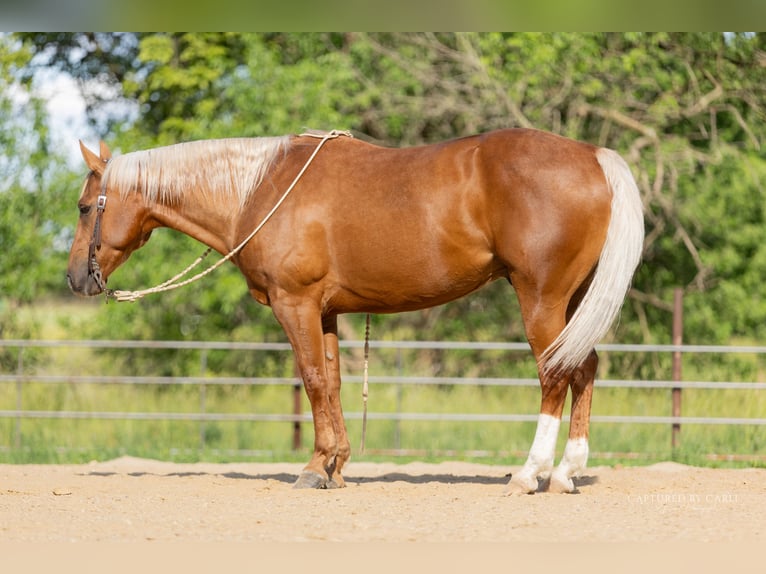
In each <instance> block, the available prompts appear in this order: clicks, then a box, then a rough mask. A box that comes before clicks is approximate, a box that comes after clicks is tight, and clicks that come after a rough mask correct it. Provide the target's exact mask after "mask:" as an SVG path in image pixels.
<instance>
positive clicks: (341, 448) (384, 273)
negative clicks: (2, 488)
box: [67, 129, 644, 493]
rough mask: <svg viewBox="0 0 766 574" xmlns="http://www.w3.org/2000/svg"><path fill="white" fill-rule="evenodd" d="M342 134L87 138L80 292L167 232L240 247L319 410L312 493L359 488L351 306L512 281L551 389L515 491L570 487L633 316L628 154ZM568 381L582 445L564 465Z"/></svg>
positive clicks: (528, 143) (88, 291) (634, 246)
mask: <svg viewBox="0 0 766 574" xmlns="http://www.w3.org/2000/svg"><path fill="white" fill-rule="evenodd" d="M329 135H330V134H328V136H329ZM331 136H339V137H333V139H324V140H322V141H321V144H324V147H323V148H322V149H321V150H319V149H318V146H319V145H321V144H320V142H319V140H318V139H317V138H316V137H315V136H314V135H312V134H303V135H300V136H284V137H274V138H252V139H244V138H241V139H225V140H209V141H199V142H191V143H182V144H177V145H172V146H168V147H162V148H157V149H150V150H146V151H137V152H132V153H128V154H125V155H122V156H120V157H115V158H111V154H110V152H109V150H108V148H107V147H106V145H104V144H103V142H102V143H101V149H100V155H96V154H95V153H93V152H91V151H89V150H88V149H87V148H86V147H84V146H83V145H82V143H81V144H80V145H81V148H82V153H83V157H84V159H85V163H86V164H87V166H88V167H89V168H90V173H89V174H88V176H87V179H86V180H85V183H84V185H83V188H82V193H81V194H80V198H79V202H78V203H79V210H80V219H79V223H78V226H77V231H76V234H75V239H74V243H73V245H72V249H71V253H70V257H69V268H68V272H67V278H68V281H69V285H70V287H71V289H72V290H73V291H74V292H75V293H78V294H82V295H96V294H98V293H101V292H103V291H105V290H106V288H105V284H106V281H107V278H108V277H109V275H110V273H112V271H114V270H115V268H117V267H118V266H119V265H121V264H122V263H124V262H125V261H126V260H127V259H128V257H129V256H130V254H131V253H132V252H133V251H135V250H136V249H138V248H139V247H141V246H142V245H143V244H144V243H146V241H147V240H148V239H149V235H150V234H151V232H152V230H153V229H155V228H157V227H161V226H165V227H170V228H173V229H176V230H179V231H181V232H183V233H186V234H188V235H190V236H192V237H194V238H196V239H197V240H199V241H201V242H202V243H205V244H207V245H208V246H210V247H212V248H213V249H214V250H216V251H218V252H220V253H222V254H231V253H232V252H234V255H233V256H232V258H231V260H232V261H233V262H234V264H235V265H237V267H238V268H239V269H240V270H241V272H242V274H243V275H244V276H245V279H246V280H247V284H248V287H249V289H250V293H251V294H252V296H253V297H254V298H255V299H256V300H257V301H259V302H260V303H262V304H264V305H270V306H271V308H272V310H273V313H274V315H275V316H276V318H277V319H278V321H279V322H280V324H281V325H282V327H283V328H284V330H285V333H286V334H287V337H288V338H289V340H290V343H291V344H292V347H293V350H294V352H295V356H296V360H297V364H298V367H299V370H300V373H301V377H302V379H303V384H304V386H305V390H306V393H307V395H308V398H309V400H310V402H311V412H312V415H313V422H314V452H313V456H312V457H311V460H310V461H309V462H308V464H307V465H306V467H305V468H304V470H303V471H302V473H301V475H300V477H299V478H298V480H297V482H296V484H295V486H296V487H299V488H322V487H327V488H332V487H341V486H344V479H343V475H342V471H343V466H344V464H345V463H346V462H347V461H348V459H349V456H350V452H351V449H350V445H349V439H348V436H347V433H346V426H345V423H344V420H343V411H342V408H341V404H340V384H341V380H340V368H339V365H338V357H339V353H338V334H337V316H338V315H339V314H341V313H355V312H367V313H395V312H400V311H411V310H415V309H422V308H425V307H430V306H433V305H440V304H442V303H446V302H448V301H452V300H454V299H457V298H458V297H462V296H464V295H466V294H468V293H471V292H472V291H475V290H476V289H478V288H480V287H482V286H483V285H485V284H487V283H489V282H490V281H494V280H496V279H500V278H503V279H507V280H508V281H510V283H511V284H512V285H513V287H514V288H515V291H516V294H517V296H518V298H519V302H520V307H521V312H522V317H523V321H524V328H525V331H526V335H527V338H528V340H529V343H530V345H531V348H532V351H533V353H534V356H535V358H536V360H537V364H538V371H539V376H540V385H541V388H542V401H541V406H540V414H539V418H538V423H537V430H536V433H535V436H534V440H533V442H532V446H531V448H530V451H529V457H528V459H527V461H526V463H525V464H524V466H523V467H522V469H521V470H520V471H519V472H517V473H514V474H513V477H512V479H511V481H510V483H509V487H508V491H509V492H510V493H531V492H535V491H536V490H537V489H538V480H537V479H538V478H539V477H540V478H548V477H549V478H550V481H549V483H548V484H549V489H550V490H551V491H558V492H571V491H572V490H573V489H574V484H573V481H572V477H576V476H577V475H578V474H579V473H580V472H581V471H582V470H583V469H584V468H585V464H586V461H587V458H588V427H589V423H590V409H591V396H592V392H593V378H594V375H595V372H596V366H597V363H598V358H597V356H596V352H595V350H594V346H595V344H596V343H597V342H598V341H599V340H600V338H601V337H602V336H603V335H604V334H605V332H606V331H607V329H608V328H609V327H610V325H611V324H612V323H613V321H614V319H615V318H616V316H617V315H618V313H619V311H620V308H621V306H622V302H623V299H624V298H625V294H626V292H627V290H628V288H629V286H630V282H631V279H632V275H633V272H634V270H635V268H636V266H637V265H638V263H639V260H640V256H641V251H642V246H643V237H644V226H643V214H642V206H641V200H640V197H639V193H638V189H637V186H636V183H635V181H634V179H633V177H632V175H631V172H630V170H629V168H628V166H627V165H626V163H625V162H624V161H623V160H622V158H620V156H619V155H617V154H616V153H615V152H613V151H611V150H608V149H605V148H598V147H595V146H593V145H589V144H586V143H580V142H575V141H572V140H568V139H565V138H562V137H559V136H556V135H553V134H549V133H545V132H541V131H536V130H528V129H508V130H501V131H495V132H491V133H487V134H483V135H476V136H471V137H465V138H462V139H457V140H453V141H448V142H444V143H439V144H435V145H427V146H421V147H412V148H403V149H387V148H381V147H377V146H374V145H371V144H368V143H365V142H362V141H359V140H356V139H353V138H352V137H348V136H349V134H336V133H333V134H331ZM312 154H313V155H312ZM310 158H311V159H313V162H312V161H311V159H310ZM309 163H310V165H309ZM301 173H302V175H299V174H301ZM296 176H297V178H296ZM285 190H292V191H291V194H290V195H289V196H286V195H285ZM275 207H278V209H274V208H275ZM267 220H268V221H267ZM259 223H260V225H259V226H258V227H259V229H258V233H257V234H255V235H253V233H252V232H253V229H254V228H255V227H256V225H257V224H259ZM243 238H244V239H246V243H245V244H244V245H241V244H242V242H243ZM237 246H240V247H239V248H237ZM238 249H239V250H238ZM569 388H571V389H572V407H571V422H570V428H569V440H568V441H567V443H566V447H565V449H564V453H563V457H562V460H561V462H560V464H559V465H558V466H557V467H556V468H555V470H554V468H553V461H554V454H555V445H556V437H557V435H558V430H559V425H560V422H561V416H562V411H563V408H564V401H565V398H566V395H567V392H568V389H569ZM543 484H545V483H543Z"/></svg>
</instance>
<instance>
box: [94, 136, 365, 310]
mask: <svg viewBox="0 0 766 574" xmlns="http://www.w3.org/2000/svg"><path fill="white" fill-rule="evenodd" d="M300 135H301V136H307V137H314V138H321V141H320V142H319V144H318V145H317V147H316V148H315V149H314V151H313V152H312V154H311V156H310V157H309V159H308V160H307V161H306V163H305V164H304V166H303V168H301V170H300V171H299V172H298V175H296V176H295V179H293V182H292V183H291V184H290V186H289V187H288V188H287V189H286V190H285V192H284V193H283V194H282V197H280V198H279V201H277V203H276V204H275V205H274V207H272V208H271V211H269V212H268V213H267V214H266V215H265V216H264V218H263V219H262V220H261V222H260V223H259V224H258V226H257V227H256V228H255V229H253V231H252V232H251V233H250V235H248V236H247V237H245V239H244V240H242V242H241V243H240V244H239V245H237V246H236V247H235V248H234V249H232V250H231V251H230V252H229V253H228V254H227V255H225V256H223V257H222V258H221V259H219V260H218V261H216V262H215V263H214V264H213V265H211V266H210V267H208V268H207V269H205V270H204V271H201V272H200V273H197V274H196V275H194V276H193V277H190V278H188V279H186V280H184V281H181V282H180V283H176V281H178V280H179V279H180V278H181V277H184V276H185V275H186V274H187V273H189V272H190V271H191V270H192V269H194V267H196V266H197V265H199V263H200V262H201V261H202V260H203V259H204V258H205V257H207V255H208V254H209V253H210V252H211V251H212V249H211V248H210V247H208V248H207V250H206V251H205V252H204V253H203V254H202V255H200V256H199V257H198V258H197V259H196V260H195V261H194V262H193V263H192V264H191V265H189V266H188V267H187V268H186V269H184V270H183V271H181V272H180V273H178V274H177V275H175V276H174V277H171V278H170V279H168V280H167V281H165V282H164V283H160V284H159V285H156V286H155V287H150V288H148V289H141V290H139V291H123V290H119V289H115V290H106V291H105V293H106V296H107V299H114V300H115V301H118V302H121V303H122V302H126V301H129V302H134V301H138V300H139V299H141V298H142V297H144V296H146V295H150V294H152V293H161V292H164V291H171V290H173V289H178V288H179V287H183V286H185V285H188V284H189V283H193V282H194V281H197V280H198V279H202V278H203V277H205V276H206V275H208V274H210V273H212V272H213V271H215V270H216V269H218V268H219V267H220V266H221V265H223V264H224V263H226V262H227V261H229V260H230V259H231V258H232V257H234V256H235V255H236V254H237V253H239V252H240V251H241V250H242V249H243V248H244V247H245V245H247V243H248V242H249V241H250V240H251V239H252V238H253V237H255V234H256V233H258V232H259V231H260V230H261V228H262V227H263V226H264V225H266V222H267V221H268V220H269V219H271V216H272V215H274V213H275V212H276V211H277V209H279V207H280V206H281V205H282V203H283V202H284V201H285V199H287V196H288V195H289V194H290V192H291V191H292V190H293V188H294V187H295V185H296V184H297V183H298V180H300V178H301V177H302V176H303V174H304V173H305V171H306V170H307V169H308V167H309V165H311V163H312V162H313V161H314V158H315V157H316V155H317V153H319V150H320V149H321V148H322V146H323V145H324V144H325V143H326V142H327V141H328V140H331V139H335V138H337V137H340V136H346V137H354V136H353V135H351V133H350V132H348V131H341V130H332V131H330V132H322V133H319V132H305V133H302V134H300Z"/></svg>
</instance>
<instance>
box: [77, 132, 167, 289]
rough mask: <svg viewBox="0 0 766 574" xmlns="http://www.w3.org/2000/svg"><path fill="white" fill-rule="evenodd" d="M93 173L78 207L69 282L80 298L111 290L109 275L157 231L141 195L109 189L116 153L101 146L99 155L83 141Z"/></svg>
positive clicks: (103, 145)
mask: <svg viewBox="0 0 766 574" xmlns="http://www.w3.org/2000/svg"><path fill="white" fill-rule="evenodd" d="M80 149H81V151H82V156H83V159H84V160H85V164H86V165H87V166H88V169H89V170H90V172H89V173H88V175H87V177H86V178H85V183H84V184H83V187H82V193H81V194H80V199H79V200H78V203H77V207H78V209H79V211H80V218H79V221H78V222H77V229H76V230H75V236H74V241H73V243H72V247H71V249H70V252H69V265H68V268H67V281H68V283H69V288H70V289H71V290H72V291H73V292H74V293H76V294H78V295H84V296H92V295H98V294H99V293H102V292H104V291H105V290H106V282H107V278H108V277H109V275H110V274H111V273H112V272H113V271H114V270H115V269H116V268H117V267H119V266H120V265H121V264H122V263H123V262H124V261H125V260H126V259H127V258H128V257H129V256H130V254H131V253H132V252H133V251H135V250H136V249H138V248H139V247H141V246H142V245H143V244H144V243H146V241H147V240H148V239H149V235H150V234H151V232H152V229H153V228H154V227H156V224H154V223H153V222H152V221H151V220H150V218H149V210H148V209H147V208H146V206H145V204H144V202H143V201H142V199H141V196H140V194H136V193H125V192H126V191H129V190H120V189H114V188H113V187H112V186H109V185H107V184H108V182H109V179H108V167H109V163H110V161H111V159H112V155H111V152H110V151H109V148H108V147H107V145H106V144H105V143H104V142H101V143H100V149H99V155H96V154H95V153H94V152H92V151H91V150H89V149H88V148H87V147H85V145H83V143H82V142H80Z"/></svg>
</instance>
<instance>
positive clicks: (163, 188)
mask: <svg viewBox="0 0 766 574" xmlns="http://www.w3.org/2000/svg"><path fill="white" fill-rule="evenodd" d="M289 141H290V136H280V137H262V138H231V139H218V140H201V141H195V142H188V143H180V144H175V145H170V146H166V147H159V148H154V149H148V150H144V151H136V152H131V153H127V154H125V155H122V156H118V157H115V158H114V159H112V160H111V161H110V162H109V164H108V165H107V168H106V171H105V172H104V177H103V185H104V186H105V188H107V187H108V188H116V189H118V190H119V191H120V194H121V195H122V196H125V195H127V194H128V193H131V192H138V193H141V194H142V195H143V196H144V198H145V200H146V201H147V202H151V203H163V204H171V203H179V202H180V201H182V200H183V197H184V194H185V193H192V192H193V193H200V194H202V195H203V196H208V197H209V198H210V199H212V200H214V201H228V200H230V199H234V200H235V201H236V202H237V204H238V205H239V206H240V208H241V207H242V206H244V204H245V202H246V201H247V199H248V198H249V197H250V195H251V194H252V193H253V192H254V191H255V190H256V189H257V188H258V186H259V185H260V184H261V182H262V181H263V178H264V176H265V175H266V172H267V171H268V170H269V168H270V167H271V166H272V164H273V163H274V161H275V160H276V159H277V157H278V156H279V153H280V152H285V151H286V150H287V147H288V143H289Z"/></svg>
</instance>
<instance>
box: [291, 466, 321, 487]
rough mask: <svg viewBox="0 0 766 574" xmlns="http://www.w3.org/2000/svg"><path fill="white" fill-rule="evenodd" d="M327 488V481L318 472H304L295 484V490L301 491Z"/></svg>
mask: <svg viewBox="0 0 766 574" xmlns="http://www.w3.org/2000/svg"><path fill="white" fill-rule="evenodd" d="M326 487H327V479H326V478H325V477H324V476H322V475H321V474H319V473H318V472H313V471H311V470H304V471H303V472H302V473H301V475H300V476H299V477H298V480H296V481H295V484H293V488H299V489H307V488H313V489H317V488H326Z"/></svg>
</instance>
